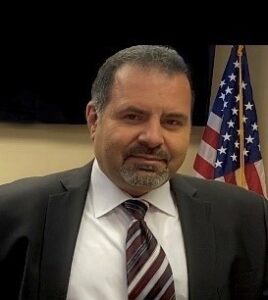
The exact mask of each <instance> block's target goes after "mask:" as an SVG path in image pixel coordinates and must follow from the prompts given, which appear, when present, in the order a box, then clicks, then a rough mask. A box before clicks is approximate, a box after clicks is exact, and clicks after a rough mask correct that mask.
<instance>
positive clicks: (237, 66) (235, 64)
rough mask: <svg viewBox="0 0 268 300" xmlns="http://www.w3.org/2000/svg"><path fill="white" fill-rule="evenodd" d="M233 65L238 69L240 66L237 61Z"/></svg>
mask: <svg viewBox="0 0 268 300" xmlns="http://www.w3.org/2000/svg"><path fill="white" fill-rule="evenodd" d="M233 64H234V67H235V68H239V66H240V63H239V62H238V60H237V61H235V62H234V63H233Z"/></svg>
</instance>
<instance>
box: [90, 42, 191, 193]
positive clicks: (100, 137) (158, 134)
mask: <svg viewBox="0 0 268 300" xmlns="http://www.w3.org/2000/svg"><path fill="white" fill-rule="evenodd" d="M191 98H192V93H191V84H190V75H189V70H188V68H187V66H186V64H185V63H184V61H183V59H182V58H181V57H180V56H179V55H178V54H177V52H176V51H175V50H172V49H169V48H167V47H162V46H134V47H130V48H127V49H124V50H122V51H119V52H118V53H116V54H115V55H113V56H112V57H110V58H108V59H107V61H106V62H105V63H104V64H103V66H102V67H101V68H100V70H99V72H98V75H97V78H96V79H95V82H94V83H93V86H92V100H91V101H90V102H89V104H88V106H87V121H88V126H89V128H90V132H91V137H92V139H93V141H94V150H95V156H96V159H97V160H98V163H99V166H100V168H101V170H102V171H103V172H104V173H105V174H106V175H107V176H108V177H109V178H110V179H111V180H112V181H113V182H114V183H115V184H116V185H117V186H118V187H119V188H121V189H122V190H124V191H126V192H127V193H129V194H130V195H132V196H140V195H142V194H144V193H146V192H149V191H150V190H152V189H154V188H156V187H158V186H160V185H162V184H163V183H165V182H166V181H167V180H168V179H169V178H170V177H171V176H173V175H174V174H175V173H176V171H177V170H178V168H179V167H180V166H181V164H182V162H183V160H184V158H185V154H186V150H187V147H188V144H189V136H190V119H191V101H192V99H191Z"/></svg>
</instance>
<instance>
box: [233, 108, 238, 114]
mask: <svg viewBox="0 0 268 300" xmlns="http://www.w3.org/2000/svg"><path fill="white" fill-rule="evenodd" d="M232 114H233V115H238V109H237V108H235V107H233V108H232Z"/></svg>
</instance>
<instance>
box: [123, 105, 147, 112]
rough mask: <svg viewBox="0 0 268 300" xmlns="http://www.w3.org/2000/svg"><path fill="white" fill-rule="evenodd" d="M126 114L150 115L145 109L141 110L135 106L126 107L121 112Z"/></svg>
mask: <svg viewBox="0 0 268 300" xmlns="http://www.w3.org/2000/svg"><path fill="white" fill-rule="evenodd" d="M124 112H131V113H138V114H149V113H148V111H146V110H144V109H141V108H139V107H137V106H133V105H130V106H127V107H124V108H122V109H121V110H119V113H120V114H121V113H124Z"/></svg>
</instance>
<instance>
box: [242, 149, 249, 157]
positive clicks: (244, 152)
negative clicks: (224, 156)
mask: <svg viewBox="0 0 268 300" xmlns="http://www.w3.org/2000/svg"><path fill="white" fill-rule="evenodd" d="M248 153H249V151H248V150H247V149H246V148H244V151H243V154H244V156H248Z"/></svg>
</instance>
